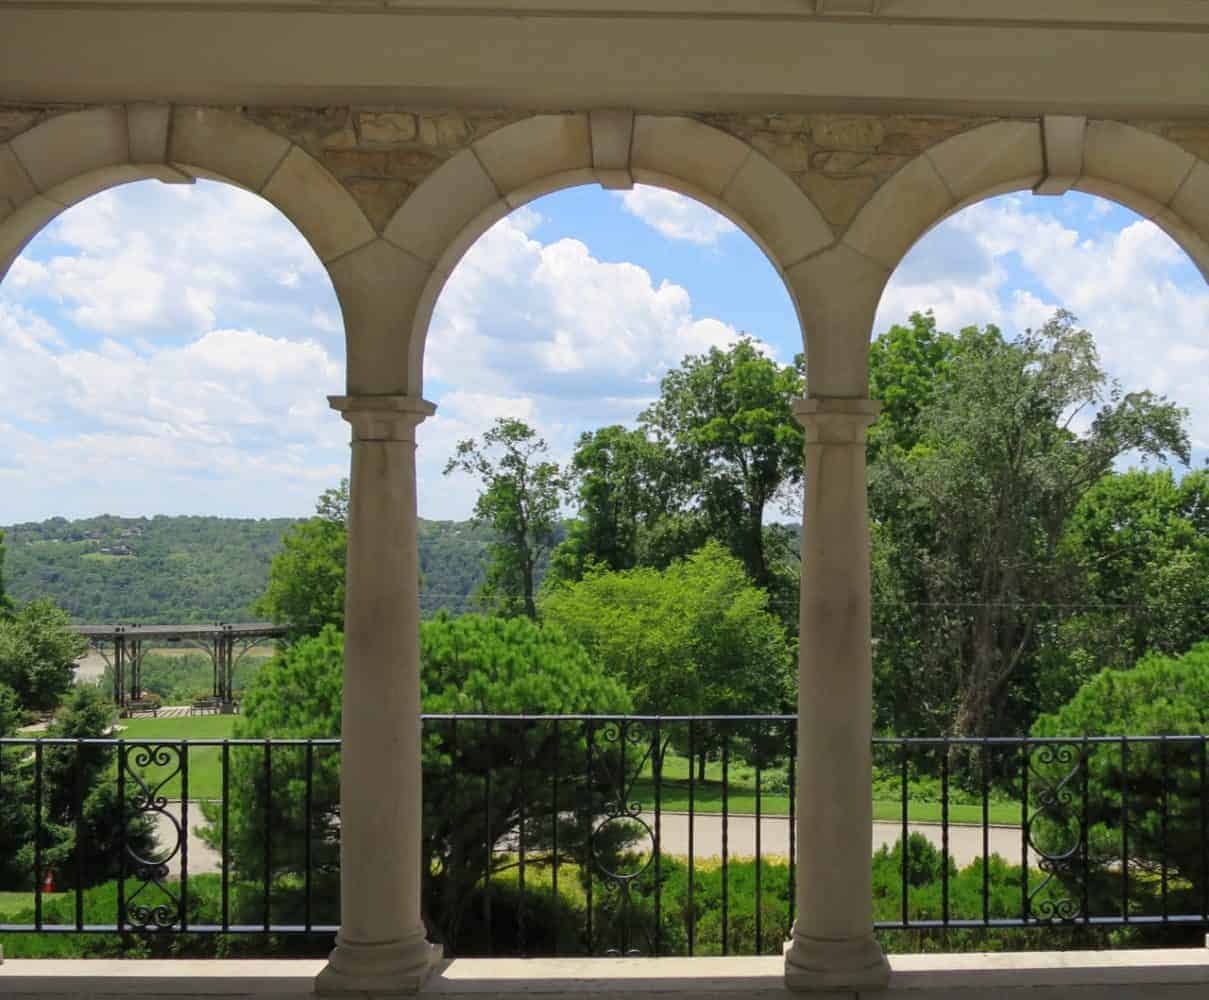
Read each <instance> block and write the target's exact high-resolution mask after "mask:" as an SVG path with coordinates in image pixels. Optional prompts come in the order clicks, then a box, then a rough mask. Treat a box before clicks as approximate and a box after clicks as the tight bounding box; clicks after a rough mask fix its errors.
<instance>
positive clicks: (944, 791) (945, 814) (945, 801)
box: [940, 737, 949, 927]
mask: <svg viewBox="0 0 1209 1000" xmlns="http://www.w3.org/2000/svg"><path fill="white" fill-rule="evenodd" d="M940 755H941V756H940V861H941V868H940V907H941V919H942V920H943V921H944V924H945V926H946V927H948V926H949V739H948V737H945V740H944V743H942V744H941V747H940Z"/></svg>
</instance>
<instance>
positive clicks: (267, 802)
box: [263, 740, 273, 933]
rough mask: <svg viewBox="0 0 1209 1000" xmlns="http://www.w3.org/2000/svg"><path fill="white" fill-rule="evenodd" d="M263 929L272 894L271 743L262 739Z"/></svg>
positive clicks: (269, 918)
mask: <svg viewBox="0 0 1209 1000" xmlns="http://www.w3.org/2000/svg"><path fill="white" fill-rule="evenodd" d="M264 819H265V822H264V915H263V916H264V921H263V922H264V929H265V932H266V933H267V932H268V930H269V927H270V926H271V924H272V917H273V914H272V895H273V745H272V744H271V743H270V742H269V741H268V740H265V741H264Z"/></svg>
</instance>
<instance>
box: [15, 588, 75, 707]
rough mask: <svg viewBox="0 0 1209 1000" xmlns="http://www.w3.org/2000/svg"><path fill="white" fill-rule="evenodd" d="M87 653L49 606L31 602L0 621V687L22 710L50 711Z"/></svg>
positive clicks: (66, 622)
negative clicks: (10, 693)
mask: <svg viewBox="0 0 1209 1000" xmlns="http://www.w3.org/2000/svg"><path fill="white" fill-rule="evenodd" d="M87 649H88V642H87V640H85V639H83V638H82V637H81V636H78V635H76V633H75V632H73V631H72V629H71V623H70V621H69V620H68V617H67V615H66V613H65V612H63V611H62V610H60V609H59V608H58V607H56V606H55V604H54V602H52V601H49V600H39V601H31V602H30V603H29V604H26V605H24V606H23V607H21V608H18V609H17V610H16V611H14V612H12V613H10V614H9V615H7V616H6V617H4V618H0V684H3V685H6V686H7V687H9V688H11V689H12V690H13V691H15V692H16V694H17V698H18V699H19V700H20V702H21V705H22V706H23V707H24V708H25V709H27V710H30V711H34V712H51V711H53V710H54V709H55V707H56V706H57V705H58V704H59V701H60V700H61V699H62V697H63V695H64V694H65V693H66V692H67V691H68V689H69V688H70V687H71V682H72V678H73V677H74V676H75V661H76V660H77V659H79V658H80V657H81V656H83V655H84V653H85V651H86V650H87Z"/></svg>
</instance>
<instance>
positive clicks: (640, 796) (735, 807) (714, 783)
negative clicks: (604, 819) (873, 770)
mask: <svg viewBox="0 0 1209 1000" xmlns="http://www.w3.org/2000/svg"><path fill="white" fill-rule="evenodd" d="M688 768H689V762H688V759H687V758H685V757H682V756H680V755H679V754H672V753H669V754H668V755H667V757H666V758H665V762H664V768H663V792H662V800H661V805H662V808H664V809H667V810H671V811H679V812H687V811H688V798H689V780H688V778H689V771H688ZM728 779H729V781H728V783H729V785H730V793H729V796H728V801H727V806H728V808H729V810H730V811H731V812H732V813H754V812H755V811H756V779H755V769H754V768H752V767H749V766H748V765H746V764H741V763H736V764H732V765H731V767H730V769H729V772H728ZM770 785H771V786H772V787H774V788H776V787H777V786H778V785H779V786H780V788H781V789H784V788H785V785H786V774H785V771H784V769H781V768H778V769H772V768H770V769H769V770H767V771H765V772H764V773H763V775H762V777H761V795H760V811H761V812H762V813H763V814H764V815H766V816H787V815H789V795H788V792H786V791H769V790H768V789H769V787H770ZM955 797H956V796H955ZM631 798H633V799H635V800H636V801H639V802H641V803H642V804H643V806H644V807H646V808H648V809H653V808H654V805H655V785H654V782H653V781H652V780H651V777H650V767H649V765H648V767H647V768H646V769H645V770H644V772H643V776H642V777H641V778H639V779H638V780H637V781H636V782H635V783H634V788H633V790H632V793H631ZM693 808H694V809H695V810H697V811H699V812H704V813H719V812H721V811H722V765H721V764H720V763H718V762H716V761H712V762H710V763H709V764H708V765H707V766H706V769H705V782H704V783H702V782H700V781H698V782H697V783H696V788H695V790H694V795H693ZM987 814H988V819H989V820H990V822H991V823H993V824H1001V825H1005V826H1017V825H1019V823H1020V806H1019V804H1018V803H1015V802H1011V801H1008V800H1004V799H999V798H992V799H991V801H990V803H989V805H988V810H987ZM907 817H908V819H910V820H911V821H913V822H917V823H939V822H940V821H941V804H940V802H938V801H936V800H935V799H934V798H933V797H931V796H927V797H925V796H922V795H921V794H920V793H919V791H918V790H917V789H913V791H912V794H911V795H910V796H909V797H908V802H907ZM873 818H874V819H875V820H882V821H888V822H898V821H900V820H901V819H902V804H901V802H900V800H899V799H898V798H897V797H894V798H875V799H874V800H873ZM949 820H950V822H953V823H977V824H981V823H982V806H981V804H971V803H968V802H952V801H951V802H950V803H949Z"/></svg>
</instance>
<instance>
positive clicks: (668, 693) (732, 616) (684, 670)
mask: <svg viewBox="0 0 1209 1000" xmlns="http://www.w3.org/2000/svg"><path fill="white" fill-rule="evenodd" d="M542 614H543V615H544V617H545V620H546V621H547V622H549V623H551V624H555V625H559V626H561V627H562V628H563V629H565V630H566V632H567V633H568V634H569V635H570V636H572V637H573V638H575V639H577V640H578V641H579V642H581V643H582V644H583V645H584V646H585V647H586V648H587V649H588V651H589V653H590V654H591V656H592V659H593V661H594V662H596V663H598V664H600V665H601V667H602V668H603V669H604V671H605V672H606V674H608V675H609V676H611V677H617V678H620V679H622V680H623V681H624V682H625V684H626V687H627V688H628V689H629V690H630V691H631V692H632V694H633V697H634V702H635V704H636V706H637V708H638V710H639V711H640V712H648V713H653V714H660V715H700V714H724V713H727V714H729V713H734V714H756V713H768V712H778V711H781V710H783V709H784V708H785V707H786V705H787V704H788V702H789V701H790V699H791V693H792V690H791V689H792V676H793V672H792V669H791V651H790V648H789V647H788V646H787V644H786V641H785V634H784V631H783V629H782V627H781V624H780V622H779V621H778V619H777V618H776V616H774V615H773V614H772V613H770V612H769V610H768V594H767V593H766V592H765V591H763V590H762V589H760V588H759V587H755V586H753V585H752V583H751V581H750V580H749V579H748V577H747V574H746V573H745V572H744V569H743V565H742V563H740V562H739V561H738V560H737V559H735V558H734V557H733V556H731V555H730V554H729V553H728V552H727V551H726V550H725V549H724V548H723V547H722V546H721V545H720V544H719V543H717V542H708V543H707V544H706V545H705V546H703V547H702V548H701V549H700V550H699V551H698V552H695V553H693V554H692V555H691V556H689V557H688V558H687V559H683V560H680V561H677V562H674V563H673V564H672V565H671V566H669V567H668V568H667V569H665V570H658V569H654V568H651V567H640V568H637V569H632V570H628V571H625V572H621V573H609V572H605V571H603V570H593V571H590V572H589V573H588V575H587V576H585V577H584V579H583V580H582V581H581V582H579V583H574V584H569V585H565V586H560V587H554V588H552V589H550V590H548V591H547V592H545V593H544V594H543V598H542ZM709 746H710V744H709V743H708V742H707V741H702V744H701V750H702V752H703V753H704V752H706V751H707V750H708V749H709ZM700 763H701V761H700V760H699V765H700Z"/></svg>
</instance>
